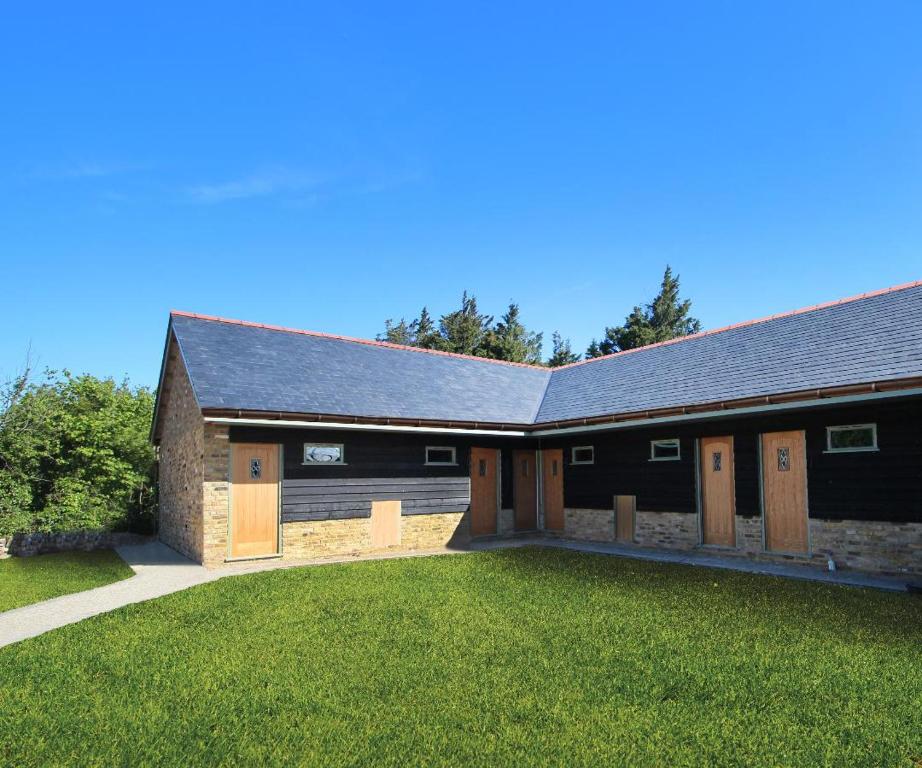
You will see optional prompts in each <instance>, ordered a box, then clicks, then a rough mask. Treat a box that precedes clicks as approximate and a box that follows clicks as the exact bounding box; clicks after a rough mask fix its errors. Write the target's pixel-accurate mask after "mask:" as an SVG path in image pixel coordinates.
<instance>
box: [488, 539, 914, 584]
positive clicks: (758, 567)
mask: <svg viewBox="0 0 922 768" xmlns="http://www.w3.org/2000/svg"><path fill="white" fill-rule="evenodd" d="M535 545H537V546H542V547H557V548H559V549H571V550H575V551H577V552H592V553H595V554H599V555H614V556H617V557H630V558H634V559H635V560H652V561H654V562H657V563H678V564H680V565H697V566H703V567H706V568H720V569H722V570H727V571H742V572H744V573H758V574H762V575H764V576H783V577H784V578H787V579H800V580H803V581H819V582H824V583H826V584H840V585H842V586H848V587H870V588H872V589H884V590H887V591H890V592H905V591H906V589H907V582H909V581H910V580H911V579H910V577H908V576H907V578H906V579H897V578H889V577H884V576H871V575H869V574H863V573H858V572H856V571H832V572H830V571H826V570H822V569H820V568H814V567H812V566H809V565H797V564H790V565H789V564H787V563H767V562H758V561H755V560H747V559H744V558H742V557H734V556H732V555H729V556H721V555H720V554H717V553H715V554H711V553H707V552H701V551H694V552H675V551H664V550H657V549H641V548H639V547H630V546H625V545H623V544H607V543H605V542H593V541H571V540H565V539H558V538H554V537H550V536H542V535H540V534H538V535H532V536H530V537H525V538H522V539H514V540H512V541H501V540H496V541H489V542H484V543H483V544H479V543H477V544H474V545H473V548H474V549H495V548H502V547H504V546H505V547H509V546H519V547H523V546H535Z"/></svg>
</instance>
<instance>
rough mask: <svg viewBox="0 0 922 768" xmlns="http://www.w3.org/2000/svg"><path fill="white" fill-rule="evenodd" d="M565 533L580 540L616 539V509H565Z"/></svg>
mask: <svg viewBox="0 0 922 768" xmlns="http://www.w3.org/2000/svg"><path fill="white" fill-rule="evenodd" d="M563 535H564V537H565V538H568V539H578V540H580V541H614V540H615V511H614V509H610V510H609V509H570V508H567V509H565V510H564V518H563Z"/></svg>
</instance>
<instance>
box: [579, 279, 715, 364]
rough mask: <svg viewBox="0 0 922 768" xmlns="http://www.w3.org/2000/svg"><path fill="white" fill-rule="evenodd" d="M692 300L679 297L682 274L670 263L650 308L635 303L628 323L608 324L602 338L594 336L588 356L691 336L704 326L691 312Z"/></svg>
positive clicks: (587, 351)
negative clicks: (609, 326) (674, 272)
mask: <svg viewBox="0 0 922 768" xmlns="http://www.w3.org/2000/svg"><path fill="white" fill-rule="evenodd" d="M690 311H691V301H690V300H688V299H686V300H685V301H681V300H680V299H679V276H678V275H675V276H673V274H672V269H671V268H670V267H669V266H668V265H667V267H666V272H665V273H664V274H663V282H662V284H661V286H660V292H659V293H658V294H657V296H656V298H655V299H653V301H652V302H651V303H650V304H648V305H647V306H646V308H645V309H644V308H641V307H634V309H633V311H632V312H631V314H630V315H628V316H627V317H626V318H625V321H624V325H620V326H618V327H616V328H606V329H605V335H604V336H603V338H602V340H601V341H596V340H595V339H593V340H592V343H591V344H590V345H589V348H588V349H587V350H586V357H587V358H591V357H600V356H602V355H610V354H612V353H613V352H619V351H623V350H625V349H636V348H637V347H645V346H647V345H649V344H656V343H657V342H660V341H668V340H669V339H675V338H678V337H680V336H687V335H689V334H691V333H697V332H698V331H699V330H701V323H700V322H699V321H698V320H697V319H695V318H694V317H690V316H689V312H690Z"/></svg>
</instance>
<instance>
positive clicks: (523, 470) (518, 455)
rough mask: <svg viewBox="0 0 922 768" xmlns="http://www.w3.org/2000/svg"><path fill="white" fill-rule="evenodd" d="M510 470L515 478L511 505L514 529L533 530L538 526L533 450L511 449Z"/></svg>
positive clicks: (536, 480) (536, 483) (536, 486)
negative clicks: (513, 515)
mask: <svg viewBox="0 0 922 768" xmlns="http://www.w3.org/2000/svg"><path fill="white" fill-rule="evenodd" d="M512 472H513V476H514V478H515V482H514V489H513V507H514V509H515V529H516V530H517V531H533V530H534V529H535V528H537V527H538V475H537V472H536V461H535V452H534V451H513V452H512Z"/></svg>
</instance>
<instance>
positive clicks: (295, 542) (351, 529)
mask: <svg viewBox="0 0 922 768" xmlns="http://www.w3.org/2000/svg"><path fill="white" fill-rule="evenodd" d="M468 541H470V534H469V527H468V521H467V513H464V512H444V513H434V514H431V515H403V516H402V517H401V528H400V544H399V545H398V546H394V547H388V548H387V551H388V552H412V551H414V550H423V549H438V548H439V547H445V546H451V545H452V544H467V543H468ZM372 551H374V550H373V548H372V546H371V518H369V517H359V518H351V519H347V520H319V521H311V522H296V523H283V524H282V557H283V558H284V559H299V558H317V557H337V556H340V557H341V556H344V555H358V554H365V553H368V552H372Z"/></svg>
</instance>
